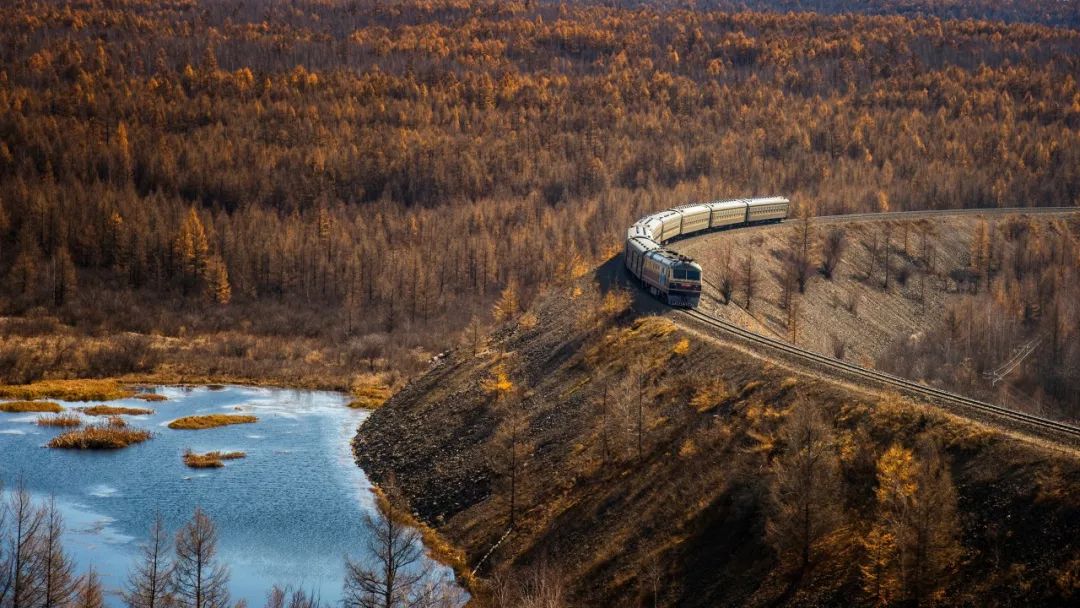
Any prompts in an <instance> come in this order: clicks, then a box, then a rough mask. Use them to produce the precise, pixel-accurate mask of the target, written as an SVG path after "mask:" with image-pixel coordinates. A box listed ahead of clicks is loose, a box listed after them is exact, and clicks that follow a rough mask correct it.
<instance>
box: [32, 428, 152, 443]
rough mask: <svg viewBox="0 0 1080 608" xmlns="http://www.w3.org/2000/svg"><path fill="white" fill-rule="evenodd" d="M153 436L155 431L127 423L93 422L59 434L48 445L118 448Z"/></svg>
mask: <svg viewBox="0 0 1080 608" xmlns="http://www.w3.org/2000/svg"><path fill="white" fill-rule="evenodd" d="M151 437H153V433H151V432H150V431H147V430H144V429H134V428H128V427H127V426H126V425H125V426H123V427H117V426H114V425H112V424H111V423H107V424H92V425H90V426H87V427H84V428H81V429H77V430H74V431H68V432H66V433H62V434H60V435H57V436H56V437H53V438H52V440H51V441H49V444H48V445H49V447H50V448H60V449H67V450H117V449H120V448H126V447H128V446H129V445H134V444H136V443H142V442H144V441H146V440H147V439H150V438H151Z"/></svg>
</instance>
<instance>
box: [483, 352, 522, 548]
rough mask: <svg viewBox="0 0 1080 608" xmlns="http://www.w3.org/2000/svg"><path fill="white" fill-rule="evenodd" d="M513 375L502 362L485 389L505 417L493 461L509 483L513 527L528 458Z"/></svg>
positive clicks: (507, 488)
mask: <svg viewBox="0 0 1080 608" xmlns="http://www.w3.org/2000/svg"><path fill="white" fill-rule="evenodd" d="M510 376H511V372H510V371H509V366H508V364H507V363H506V362H505V361H500V362H499V363H497V364H496V365H495V366H494V367H493V368H492V371H491V375H490V376H489V377H488V378H487V379H486V380H484V382H483V388H484V390H485V391H486V392H487V393H488V394H489V395H491V397H492V398H493V400H494V402H495V405H496V407H499V408H500V414H501V416H502V418H503V423H502V424H501V425H500V428H499V429H498V430H497V433H496V441H495V442H494V443H493V446H494V448H493V449H494V452H493V453H492V455H491V456H492V464H493V465H494V466H495V468H496V469H498V470H499V472H500V473H501V474H502V476H503V478H504V479H505V481H506V484H507V487H506V492H507V497H506V500H507V524H508V525H509V526H510V527H511V528H513V527H514V526H515V525H516V523H517V522H516V517H517V495H518V483H519V479H518V478H519V475H520V473H521V467H522V463H523V461H524V455H523V454H522V450H523V443H524V442H523V439H524V430H525V429H524V425H525V415H524V413H523V412H522V410H521V409H520V407H521V404H515V403H510V401H511V397H512V396H513V395H514V393H515V392H516V391H517V386H516V385H515V384H514V382H513V380H512V379H511V377H510Z"/></svg>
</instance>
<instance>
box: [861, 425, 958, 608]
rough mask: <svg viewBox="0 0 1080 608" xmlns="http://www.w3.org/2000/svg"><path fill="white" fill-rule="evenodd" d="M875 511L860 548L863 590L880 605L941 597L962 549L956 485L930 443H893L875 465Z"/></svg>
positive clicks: (915, 602) (936, 447) (916, 602)
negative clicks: (915, 448)
mask: <svg viewBox="0 0 1080 608" xmlns="http://www.w3.org/2000/svg"><path fill="white" fill-rule="evenodd" d="M877 483H878V487H877V490H876V493H875V497H876V499H877V500H876V502H877V515H876V519H875V522H874V524H873V526H872V527H871V529H870V531H869V533H868V534H867V535H866V537H865V539H864V542H863V547H864V550H865V556H866V559H865V561H864V564H863V566H862V567H861V571H862V575H863V589H864V590H865V591H866V592H867V594H868V595H869V596H870V597H871V598H872V599H873V601H874V602H875V603H877V604H879V605H888V604H891V603H894V602H897V601H904V602H911V603H913V604H915V605H918V604H919V603H920V602H925V601H928V600H933V599H939V598H940V596H941V593H942V592H943V590H944V588H945V586H946V585H947V584H948V573H949V572H950V571H951V570H952V569H953V568H955V567H956V565H957V562H958V560H959V557H960V555H961V553H962V547H961V545H960V542H959V524H958V521H957V516H956V489H955V487H954V486H953V482H952V477H951V476H950V474H949V472H948V467H947V465H946V463H945V460H944V458H943V456H942V454H941V450H940V447H939V446H938V445H937V444H936V443H935V442H933V441H924V442H923V444H922V445H921V446H920V448H919V450H918V455H916V453H915V452H913V451H912V450H909V449H907V448H904V447H901V446H899V445H893V446H891V447H890V448H889V449H888V450H886V451H885V453H884V454H882V456H881V458H880V459H879V460H878V465H877Z"/></svg>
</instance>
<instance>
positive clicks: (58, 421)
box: [37, 414, 82, 428]
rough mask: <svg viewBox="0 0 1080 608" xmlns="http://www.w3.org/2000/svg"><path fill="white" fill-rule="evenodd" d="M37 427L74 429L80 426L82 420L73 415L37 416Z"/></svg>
mask: <svg viewBox="0 0 1080 608" xmlns="http://www.w3.org/2000/svg"><path fill="white" fill-rule="evenodd" d="M37 425H38V426H59V427H67V428H71V427H76V426H82V418H79V417H78V416H76V415H75V414H60V415H58V416H38V419H37Z"/></svg>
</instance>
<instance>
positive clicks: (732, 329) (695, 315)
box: [676, 309, 1080, 445]
mask: <svg viewBox="0 0 1080 608" xmlns="http://www.w3.org/2000/svg"><path fill="white" fill-rule="evenodd" d="M676 314H679V315H684V316H686V317H689V318H691V319H694V320H696V321H697V322H699V323H702V324H704V325H706V326H709V327H712V328H715V329H720V330H723V331H725V332H727V333H730V334H734V335H735V336H738V337H739V338H741V339H743V340H746V341H748V342H751V343H754V344H758V345H761V346H766V347H768V348H771V349H774V350H778V351H781V352H783V353H785V354H788V355H791V356H794V357H796V358H798V359H802V360H804V361H810V362H813V363H815V364H818V365H822V366H825V367H827V368H830V369H833V370H836V371H840V372H843V373H845V374H849V375H851V376H854V377H857V378H863V379H869V380H873V381H875V382H878V383H880V384H883V385H886V386H890V387H894V388H898V389H901V390H902V391H904V392H906V393H908V394H915V395H918V396H920V397H923V398H929V399H931V400H937V401H941V402H945V403H949V404H952V405H954V406H959V407H961V408H962V409H965V410H968V411H975V412H978V413H980V414H984V415H988V416H990V417H991V418H996V419H1005V420H1008V421H1010V422H1014V423H1020V424H1021V425H1024V426H1025V427H1026V428H1027V430H1035V431H1038V434H1041V435H1044V436H1045V435H1048V436H1049V438H1051V439H1054V440H1056V441H1059V442H1064V443H1068V444H1073V445H1080V427H1076V426H1073V425H1071V424H1068V423H1065V422H1061V421H1058V420H1051V419H1048V418H1042V417H1040V416H1035V415H1033V414H1028V413H1025V412H1018V411H1015V410H1011V409H1008V408H1004V407H1001V406H999V405H995V404H992V403H986V402H983V401H979V400H977V399H971V398H970V397H964V396H963V395H958V394H956V393H951V392H949V391H945V390H942V389H938V388H934V387H931V386H926V385H923V384H919V383H917V382H913V381H911V380H908V379H907V378H901V377H899V376H895V375H893V374H889V373H886V372H881V371H878V370H874V369H869V368H865V367H862V366H859V365H855V364H853V363H849V362H847V361H842V360H839V359H833V358H832V357H828V356H826V355H822V354H819V353H816V352H813V351H810V350H806V349H804V348H800V347H798V346H795V345H793V344H791V343H789V342H785V341H782V340H777V339H774V338H770V337H768V336H763V335H761V334H758V333H756V332H752V331H750V330H747V329H743V328H742V327H739V326H738V325H735V324H733V323H730V322H728V321H724V320H722V319H717V318H716V317H713V316H711V315H708V314H706V313H703V312H701V311H699V310H694V309H686V310H678V311H677V312H676Z"/></svg>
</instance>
